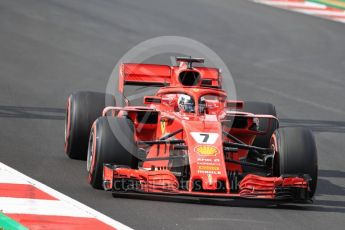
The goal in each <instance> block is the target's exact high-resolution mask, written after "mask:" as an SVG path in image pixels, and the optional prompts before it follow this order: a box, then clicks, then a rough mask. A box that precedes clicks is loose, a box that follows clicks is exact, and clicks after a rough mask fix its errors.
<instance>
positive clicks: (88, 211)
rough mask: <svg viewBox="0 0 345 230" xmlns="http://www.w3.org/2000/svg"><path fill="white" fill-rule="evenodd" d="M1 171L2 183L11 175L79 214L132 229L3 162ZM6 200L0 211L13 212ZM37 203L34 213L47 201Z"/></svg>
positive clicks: (111, 224)
mask: <svg viewBox="0 0 345 230" xmlns="http://www.w3.org/2000/svg"><path fill="white" fill-rule="evenodd" d="M0 170H1V171H0V181H8V180H7V179H6V178H5V177H6V175H9V174H10V175H13V176H12V177H11V178H12V179H13V178H17V179H14V181H18V182H20V181H26V183H29V184H32V185H34V186H35V187H36V188H38V189H40V190H42V191H44V192H46V193H48V194H49V195H51V196H53V197H55V198H57V199H58V200H60V201H63V202H65V203H66V206H69V208H71V210H74V211H75V210H77V209H78V210H80V211H78V213H79V212H84V215H86V216H90V217H93V218H96V219H98V220H100V221H102V222H104V223H106V224H108V225H110V226H112V227H114V228H116V229H123V230H130V229H131V228H130V227H128V226H126V225H124V224H122V223H120V222H118V221H116V220H113V219H111V218H110V217H108V216H106V215H104V214H102V213H100V212H98V211H96V210H94V209H92V208H90V207H88V206H86V205H84V204H82V203H80V202H78V201H76V200H73V199H72V198H70V197H68V196H66V195H64V194H62V193H60V192H58V191H56V190H54V189H52V188H50V187H48V186H46V185H44V184H42V183H40V182H38V181H36V180H34V179H32V178H30V177H28V176H26V175H24V174H22V173H20V172H18V171H17V170H15V169H13V168H11V167H9V166H7V165H5V164H3V163H1V162H0ZM6 199H7V200H10V199H9V198H3V199H2V200H1V201H0V205H1V207H0V209H3V210H5V209H7V210H8V211H11V210H10V209H11V208H10V206H11V203H6ZM15 199H17V200H18V198H13V202H14V200H15ZM23 200H24V199H23ZM23 200H22V201H21V202H22V204H25V202H26V201H25V202H24V201H23ZM1 202H2V203H1ZM35 202H36V201H34V203H32V204H33V206H32V209H33V212H34V209H35V208H34V205H35V204H38V205H41V204H43V203H44V202H46V201H44V202H43V203H39V202H38V201H37V202H36V203H35ZM49 202H51V201H49ZM19 203H20V202H18V201H17V203H12V204H14V205H18V204H19ZM109 205H115V202H114V204H112V203H109ZM18 208H20V207H18ZM25 208H27V206H25V207H24V208H23V209H25ZM46 208H47V206H46ZM60 208H61V207H60ZM64 211H65V212H66V213H69V211H68V210H67V209H65V210H64ZM4 213H6V211H4ZM11 213H12V212H11ZM13 213H15V211H14V210H13ZM17 213H18V212H17ZM46 215H47V214H46Z"/></svg>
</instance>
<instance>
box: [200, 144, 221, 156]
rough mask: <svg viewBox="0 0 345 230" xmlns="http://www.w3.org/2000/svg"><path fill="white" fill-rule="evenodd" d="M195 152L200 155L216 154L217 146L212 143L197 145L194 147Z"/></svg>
mask: <svg viewBox="0 0 345 230" xmlns="http://www.w3.org/2000/svg"><path fill="white" fill-rule="evenodd" d="M194 151H195V152H197V153H198V154H199V155H201V156H216V155H217V154H218V152H219V151H218V148H217V147H214V146H212V145H199V146H197V147H195V149H194Z"/></svg>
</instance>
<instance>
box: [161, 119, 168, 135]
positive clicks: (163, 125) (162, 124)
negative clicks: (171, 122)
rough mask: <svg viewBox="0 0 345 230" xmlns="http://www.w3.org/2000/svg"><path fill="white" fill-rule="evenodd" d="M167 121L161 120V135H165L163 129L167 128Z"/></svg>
mask: <svg viewBox="0 0 345 230" xmlns="http://www.w3.org/2000/svg"><path fill="white" fill-rule="evenodd" d="M167 122H168V121H167V120H161V131H162V135H164V134H165V128H166V127H167Z"/></svg>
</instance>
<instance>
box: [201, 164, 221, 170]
mask: <svg viewBox="0 0 345 230" xmlns="http://www.w3.org/2000/svg"><path fill="white" fill-rule="evenodd" d="M198 169H200V170H216V171H218V170H219V167H218V166H212V165H200V166H198Z"/></svg>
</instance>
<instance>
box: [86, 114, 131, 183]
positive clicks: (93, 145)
mask: <svg viewBox="0 0 345 230" xmlns="http://www.w3.org/2000/svg"><path fill="white" fill-rule="evenodd" d="M136 152H137V148H136V145H135V142H134V127H133V123H132V121H131V120H129V119H127V118H123V117H100V118H98V119H97V120H96V121H95V122H94V124H93V126H92V129H91V132H90V138H89V147H88V154H87V171H88V174H89V183H90V184H91V186H92V187H94V188H96V189H101V188H102V182H103V165H104V164H105V163H112V164H116V165H123V166H127V167H130V168H136V167H137V159H136V158H135V157H134V156H135V154H136Z"/></svg>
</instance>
